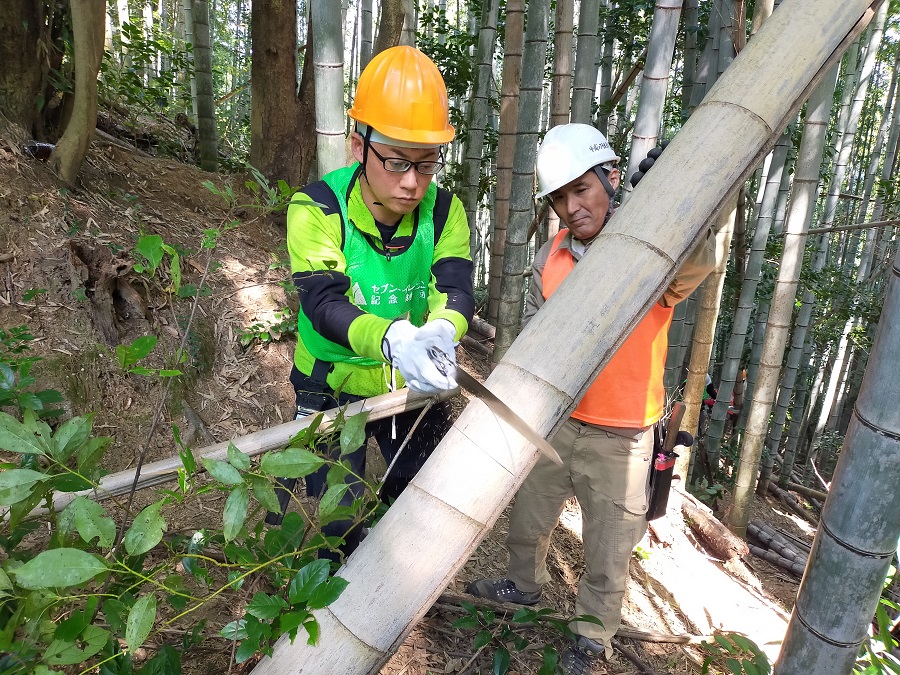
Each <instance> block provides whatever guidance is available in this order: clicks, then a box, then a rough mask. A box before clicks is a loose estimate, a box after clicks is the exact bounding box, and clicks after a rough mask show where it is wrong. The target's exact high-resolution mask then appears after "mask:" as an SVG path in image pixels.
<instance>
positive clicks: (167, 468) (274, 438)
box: [31, 389, 458, 515]
mask: <svg viewBox="0 0 900 675" xmlns="http://www.w3.org/2000/svg"><path fill="white" fill-rule="evenodd" d="M457 391H458V390H453V391H449V392H446V393H445V394H442V395H440V396H438V397H436V398H437V399H438V400H445V399H447V398H450V397H451V396H453V395H454V394H455V393H456V392H457ZM433 398H434V397H430V396H426V395H425V394H417V393H415V392H413V391H410V390H409V389H401V390H399V391H394V392H390V393H387V394H382V395H381V396H375V397H372V398H367V399H363V400H362V401H357V402H356V403H351V404H350V405H348V406H346V408H344V417H345V418H347V417H352V416H353V415H358V414H360V413H363V412H368V413H369V417H368V419H369V420H379V419H384V418H385V417H390V416H391V415H397V414H399V413H402V412H406V411H408V410H416V409H417V408H421V407H422V406H424V405H425V404H427V403H428V402H429V401H431V400H433ZM340 410H341V409H340V408H332V409H331V410H325V411H324V412H323V413H322V415H323V422H322V423H323V426H327V425H329V424H330V423H331V422H333V421H334V419H335V418H336V417H337V415H338V413H339V412H340ZM317 416H318V413H316V415H309V416H307V417H303V418H301V419H298V420H293V421H291V422H285V423H284V424H279V425H277V426H274V427H270V428H268V429H263V430H261V431H256V432H253V433H252V434H247V435H245V436H238V437H236V438H232V439H230V440H228V441H224V442H222V443H216V444H215V445H209V446H206V447H205V448H201V449H199V450H196V451H195V452H194V457H195V458H197V459H200V458H209V459H221V460H224V459H226V458H227V456H228V446H229V445H231V444H232V443H233V444H234V445H235V447H237V449H238V450H240V451H241V452H243V453H245V454H247V455H250V456H251V457H253V456H256V455H261V454H262V453H264V452H267V451H269V450H276V449H278V448H281V447H284V446H285V445H287V444H288V443H289V442H290V440H291V439H292V438H293V437H294V436H296V435H297V434H298V433H300V432H301V431H303V430H304V429H306V428H307V427H308V426H309V425H310V424H311V423H312V422H313V421H314V420H315V418H316V417H317ZM181 466H182V464H181V458H180V457H178V456H174V457H169V458H167V459H162V460H159V461H157V462H152V463H150V464H145V465H144V466H143V468H142V469H141V471H140V476H139V477H138V478H137V482H136V483H135V474H136V473H137V470H136V469H129V470H126V471H119V472H118V473H114V474H110V475H108V476H104V477H103V478H102V479H100V483H99V484H98V485H97V487H96V488H94V489H91V490H82V491H80V492H55V493H53V508H54V509H55V510H57V511H59V510H60V509H62V508H64V507H65V506H66V505H68V504H69V503H70V502H72V501H73V500H74V499H75V497H78V496H83V497H88V498H90V499H95V500H97V501H100V500H103V499H109V498H111V497H117V496H119V495H122V494H125V493H127V492H128V491H129V490H130V489H131V486H132V484H135V488H136V489H138V490H141V489H144V488H148V487H152V486H155V485H160V484H162V483H167V482H169V481H173V480H175V479H177V478H178V469H179V468H180V467H181ZM198 469H202V464H200V463H199V462H198ZM46 511H47V509H46V508H44V507H39V508H37V509H35V510H33V511H32V512H31V514H32V515H38V514H41V513H46Z"/></svg>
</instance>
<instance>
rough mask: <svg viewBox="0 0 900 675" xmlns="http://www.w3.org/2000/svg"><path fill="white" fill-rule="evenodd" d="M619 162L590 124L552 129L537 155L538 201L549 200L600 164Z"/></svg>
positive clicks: (607, 143)
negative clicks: (551, 195)
mask: <svg viewBox="0 0 900 675" xmlns="http://www.w3.org/2000/svg"><path fill="white" fill-rule="evenodd" d="M617 161H619V157H618V156H617V155H616V153H615V152H614V151H613V149H612V147H610V145H609V141H607V140H606V137H605V136H604V135H603V134H601V133H600V131H598V130H597V129H596V128H595V127H592V126H591V125H590V124H579V123H577V122H573V123H572V124H561V125H559V126H556V127H553V128H552V129H550V131H548V132H547V134H546V135H545V136H544V141H543V142H542V143H541V147H540V148H539V149H538V153H537V177H538V194H537V197H538V199H540V198H541V197H546V196H547V195H548V194H550V193H551V192H553V191H554V190H558V189H559V188H561V187H562V186H563V185H566V184H567V183H571V182H572V181H573V180H575V179H576V178H578V177H580V176H581V175H582V174H584V173H585V172H587V171H589V170H590V169H592V168H593V167H595V166H597V165H598V164H607V163H611V162H617ZM610 168H611V167H610Z"/></svg>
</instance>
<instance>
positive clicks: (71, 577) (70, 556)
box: [10, 548, 107, 590]
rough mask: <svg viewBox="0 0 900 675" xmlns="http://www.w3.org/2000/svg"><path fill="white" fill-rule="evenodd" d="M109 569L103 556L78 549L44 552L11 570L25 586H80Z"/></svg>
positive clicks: (56, 549) (23, 586) (30, 588)
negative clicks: (99, 556)
mask: <svg viewBox="0 0 900 675" xmlns="http://www.w3.org/2000/svg"><path fill="white" fill-rule="evenodd" d="M106 570H107V567H106V563H105V562H104V561H103V559H102V558H98V557H97V556H93V555H91V554H90V553H88V552H87V551H82V550H80V549H77V548H53V549H50V550H49V551H41V552H40V553H38V554H37V556H35V557H34V558H32V559H31V560H29V561H28V562H27V563H25V564H24V565H22V566H21V567H19V568H17V569H15V570H10V572H12V574H13V576H15V578H16V582H17V583H18V584H19V586H21V587H22V588H27V589H29V590H38V589H42V588H64V587H67V586H78V585H79V584H83V583H84V582H85V581H89V580H90V579H93V578H94V577H96V576H97V575H99V574H102V573H103V572H105V571H106Z"/></svg>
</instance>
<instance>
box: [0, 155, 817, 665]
mask: <svg viewBox="0 0 900 675" xmlns="http://www.w3.org/2000/svg"><path fill="white" fill-rule="evenodd" d="M207 180H212V181H213V182H214V183H215V184H216V185H217V186H218V188H217V189H219V190H224V189H226V187H228V186H230V187H231V189H232V190H233V191H234V192H235V193H238V194H239V195H241V196H240V197H239V199H238V203H250V202H251V201H252V199H251V196H250V195H249V194H248V193H247V191H246V190H245V189H244V187H243V186H244V177H238V176H231V177H223V176H214V175H210V174H206V173H204V172H202V171H199V170H198V169H196V168H194V167H190V166H185V165H183V164H179V163H176V162H173V161H168V160H163V159H158V158H151V157H148V156H143V155H139V154H136V153H133V152H129V151H125V150H121V149H118V148H114V147H110V146H99V145H98V144H96V143H95V145H94V146H93V147H92V149H91V152H90V154H89V156H88V160H87V163H86V164H85V167H84V169H83V172H82V183H81V185H80V187H79V189H77V190H75V191H72V192H69V191H66V190H63V189H61V188H60V187H59V186H58V184H57V182H56V180H55V178H54V176H53V175H52V174H51V173H50V171H49V170H48V168H47V167H46V165H44V164H43V163H41V162H39V161H37V160H33V159H29V158H26V157H25V156H24V155H22V154H21V153H20V152H19V151H18V149H16V148H12V147H10V146H9V145H8V144H4V143H3V142H2V141H0V326H2V327H4V328H10V327H13V326H18V325H23V324H24V325H26V326H27V327H28V329H29V331H30V332H31V333H32V334H33V335H34V336H35V340H34V341H33V343H32V345H31V346H32V348H33V353H34V354H35V355H38V356H41V357H43V359H44V360H43V361H42V362H41V363H40V364H39V366H36V367H35V369H34V374H35V375H37V376H38V378H39V385H40V386H42V387H48V388H55V389H58V390H59V391H61V392H62V393H63V394H64V396H65V398H66V401H67V403H66V408H67V413H69V414H73V415H75V414H85V413H89V412H95V413H96V419H95V429H97V430H98V431H100V432H102V433H103V434H105V435H110V436H113V437H114V439H115V441H114V444H113V447H112V450H111V451H110V452H109V453H108V456H107V458H106V462H107V468H108V469H109V471H117V470H121V469H124V468H126V467H128V466H132V465H134V463H135V462H136V459H137V457H138V454H139V453H140V452H141V449H142V448H144V447H145V446H147V452H148V455H147V457H148V459H149V460H153V459H160V458H164V457H168V456H171V455H173V454H174V453H175V451H176V447H175V443H174V440H173V437H172V433H171V431H170V428H171V426H172V425H178V427H179V428H180V429H181V433H182V437H183V438H185V440H186V441H187V442H188V443H190V444H192V445H193V446H194V447H202V446H204V445H206V444H209V443H211V442H218V441H223V440H227V439H229V438H232V437H234V436H236V435H241V434H244V433H248V432H251V431H256V430H259V429H262V428H267V427H269V426H272V425H274V424H277V423H279V422H282V421H286V420H288V419H290V418H291V417H292V413H291V411H292V407H293V403H292V400H293V392H292V390H291V387H290V385H289V384H288V382H287V376H288V372H289V369H290V364H291V360H292V358H291V355H292V345H291V343H290V341H289V340H285V341H278V340H275V341H269V342H260V341H259V340H253V341H250V343H249V345H248V346H247V347H246V348H245V347H242V345H241V340H240V337H241V335H243V334H245V333H246V332H247V331H248V330H250V332H251V333H257V334H258V333H260V332H261V331H262V330H264V329H267V328H269V327H271V326H272V325H274V324H276V323H277V322H278V320H279V319H280V315H279V314H278V312H279V311H280V310H282V309H283V308H285V307H290V306H292V305H293V306H294V307H295V300H294V299H293V297H292V294H291V293H287V294H286V293H285V290H284V287H283V282H284V280H285V279H287V277H288V273H287V269H286V267H285V264H286V257H287V254H286V251H285V248H284V233H283V225H282V224H280V223H279V222H278V221H277V220H267V219H264V218H259V217H257V216H256V212H254V211H253V210H252V209H251V208H229V205H228V204H227V203H226V201H225V200H224V199H223V198H222V197H220V196H217V195H216V194H213V192H211V191H210V190H208V189H207V188H205V187H203V185H202V183H203V182H204V181H207ZM230 225H235V227H230V229H228V230H227V231H226V232H224V233H223V234H222V236H221V237H220V238H219V239H218V241H217V245H216V248H215V250H214V252H213V255H212V258H211V263H210V264H209V265H207V256H206V250H205V249H203V248H202V242H203V241H204V237H205V236H206V231H207V230H210V229H212V228H217V229H222V228H226V226H230ZM142 235H159V236H161V237H162V240H163V242H164V243H165V244H167V245H168V246H171V247H172V248H173V249H175V250H177V251H178V252H179V255H180V265H181V272H182V284H195V285H199V284H200V281H201V279H202V278H203V277H204V274H206V284H207V285H208V286H209V288H210V290H211V294H210V295H209V296H208V297H204V298H202V300H201V302H200V303H199V307H198V309H197V312H196V314H195V316H194V319H193V322H192V323H191V324H190V328H189V330H188V331H187V333H186V334H185V330H184V329H185V327H186V326H188V321H189V318H190V316H191V308H192V300H191V299H190V298H179V297H175V296H172V294H171V293H168V292H167V287H168V286H169V285H170V283H171V274H172V269H171V265H170V263H169V260H170V259H169V258H165V259H164V260H163V262H162V264H161V266H160V269H159V270H158V271H157V273H156V274H155V275H153V276H151V275H149V274H146V273H145V274H140V273H138V272H136V271H135V269H134V265H135V264H136V263H145V262H146V261H143V260H141V259H140V258H139V256H137V255H136V254H135V253H134V252H133V251H134V247H135V245H136V243H137V242H138V240H139V237H141V236H142ZM254 326H255V328H252V327H254ZM146 334H154V335H157V336H159V344H158V345H157V347H156V349H155V350H154V351H153V353H152V354H151V355H150V356H149V357H148V359H147V361H146V362H145V365H147V366H148V367H154V368H160V367H164V366H165V365H166V363H167V359H169V358H171V355H172V354H174V353H175V350H176V348H177V347H178V345H179V344H180V343H181V342H182V340H184V344H185V345H186V346H187V351H188V353H189V359H188V362H187V363H186V364H184V365H183V366H182V369H183V370H184V371H185V377H183V378H179V380H178V382H177V383H176V384H175V387H174V389H173V395H172V396H171V398H170V399H169V401H168V403H167V404H166V405H165V406H163V408H162V420H161V421H162V423H161V425H160V426H159V428H158V429H157V432H156V433H155V434H154V436H153V438H152V439H151V440H150V441H149V445H148V442H147V438H148V431H149V428H150V426H151V422H152V419H153V417H154V411H155V408H156V406H157V403H158V400H159V398H160V384H159V382H158V381H157V380H155V379H152V378H147V377H144V376H139V375H133V374H127V373H124V372H123V370H122V368H121V367H120V366H119V363H118V361H117V359H116V355H115V346H116V345H117V344H128V343H130V342H132V341H133V340H134V339H135V338H137V337H139V336H141V335H146ZM460 359H461V361H462V362H463V363H464V364H465V365H466V366H467V367H468V368H469V369H470V370H473V371H475V372H479V373H481V374H482V375H484V374H486V372H487V364H486V363H485V360H484V357H483V356H481V355H479V354H469V353H468V352H463V351H461V354H460ZM464 404H465V400H464V399H462V398H459V399H458V400H457V401H456V402H455V405H456V406H457V407H461V406H462V405H464ZM757 509H758V515H759V516H760V517H763V518H765V519H766V520H768V521H769V522H775V523H776V524H778V525H779V526H781V527H784V528H787V529H790V530H791V531H792V532H794V533H795V534H797V535H798V536H803V537H806V538H807V539H809V534H808V533H805V532H803V530H802V527H801V526H800V525H799V524H797V523H795V522H794V519H793V518H791V517H790V516H788V515H787V514H783V513H781V512H780V511H779V510H778V509H777V508H775V509H773V508H771V507H770V506H768V505H765V504H759V505H758V506H757ZM215 515H217V513H216V506H215V505H214V504H207V506H206V507H205V508H201V509H200V510H199V511H194V512H192V511H189V510H180V511H179V512H177V513H174V512H173V513H172V514H171V517H170V525H171V527H172V529H189V528H192V527H198V526H200V525H202V524H203V523H204V522H207V520H208V519H209V518H211V517H212V516H215ZM564 520H565V521H566V523H567V524H569V525H570V526H571V528H570V529H566V527H560V528H558V529H557V532H556V533H555V535H554V540H553V545H552V548H551V554H550V555H551V568H552V570H553V571H554V577H555V578H554V582H553V583H552V584H550V586H549V587H548V588H547V589H545V593H544V604H545V605H546V606H548V607H552V608H555V609H557V610H559V611H560V612H562V613H564V614H569V613H571V612H572V609H573V606H574V592H575V589H576V584H577V578H578V575H579V573H580V570H581V568H582V566H583V559H582V556H581V547H580V542H579V540H578V534H577V532H578V510H577V504H574V503H573V504H572V505H571V508H570V509H569V510H567V512H566V518H565V519H564ZM672 529H673V531H675V532H676V533H677V534H676V535H675V536H674V538H672V539H671V540H669V541H666V542H661V541H657V540H654V539H651V538H648V539H646V540H645V541H644V542H642V544H641V546H640V548H639V550H640V552H641V555H636V556H635V558H634V559H633V565H632V576H631V581H630V584H629V588H628V595H627V599H626V609H625V614H624V618H625V622H626V624H628V625H629V626H631V627H633V628H637V629H640V630H643V631H651V632H657V633H668V634H672V633H683V632H688V633H695V634H705V633H708V632H709V631H711V630H713V629H722V630H735V631H742V632H745V633H747V634H748V635H751V637H754V639H756V640H757V641H758V642H759V643H760V644H761V645H764V644H765V645H767V651H769V652H770V653H772V655H773V656H774V654H775V653H776V652H777V640H778V639H779V637H780V635H781V634H782V633H783V630H784V620H785V616H786V614H785V612H789V611H790V605H791V603H792V599H793V595H794V593H795V591H796V584H797V580H796V579H794V578H791V577H790V576H789V575H788V574H787V573H781V572H778V571H775V570H774V568H772V567H770V566H769V565H768V564H767V563H764V562H762V561H758V562H757V561H753V560H750V561H748V562H750V563H751V565H752V566H753V569H754V571H755V572H756V573H757V574H758V576H759V584H758V586H759V587H758V588H755V589H754V588H752V587H749V586H748V585H747V584H746V583H743V582H739V581H737V580H735V579H734V578H733V577H731V576H729V575H728V574H727V573H725V572H723V570H722V566H721V565H720V564H717V563H716V562H715V561H713V560H710V559H709V557H708V556H707V555H706V554H704V553H702V552H700V551H699V550H698V546H697V545H696V544H695V543H694V542H693V541H692V540H691V538H690V536H689V535H688V534H686V533H685V532H684V530H683V529H682V528H681V527H674V528H672ZM504 536H505V518H501V519H500V521H498V524H497V527H496V528H495V529H494V531H493V532H492V533H491V534H490V535H489V537H488V538H487V539H486V540H485V541H484V542H483V544H482V546H481V547H480V548H479V549H478V552H477V554H476V555H475V556H474V557H473V559H472V560H471V561H469V562H468V564H467V565H466V566H465V568H464V569H463V571H462V573H461V574H460V576H459V578H458V579H457V580H456V581H455V583H454V584H453V585H452V586H451V588H450V589H448V590H449V591H455V592H456V593H462V591H463V589H464V588H465V584H466V582H467V581H468V580H470V579H472V578H474V577H476V576H482V575H498V574H500V573H502V571H503V570H504V565H505V550H504V548H503V540H504ZM642 556H643V559H642ZM748 588H749V589H750V590H748ZM445 600H446V601H442V602H441V603H439V604H438V605H437V606H436V607H435V608H433V609H432V610H431V611H430V612H429V614H428V616H427V617H426V619H425V621H423V622H422V624H421V625H420V626H418V627H417V628H416V629H415V630H414V631H413V633H412V634H411V635H410V637H409V638H408V639H407V641H406V643H405V644H404V645H403V647H402V648H401V649H400V650H399V651H398V653H397V654H396V655H395V656H394V658H393V659H392V660H391V661H390V663H388V664H387V665H386V666H385V668H384V669H383V671H382V672H383V673H385V674H386V675H401V674H403V675H419V674H422V675H424V674H425V673H457V672H469V673H482V672H491V665H490V664H491V658H492V654H491V652H490V650H485V651H481V652H478V651H477V650H475V649H474V648H473V644H472V643H473V638H474V633H473V632H472V631H461V630H458V629H455V628H452V626H451V623H452V622H453V621H454V620H455V619H457V618H459V616H461V613H460V610H459V608H458V604H457V602H458V600H457V599H454V598H453V597H452V596H448V597H447V598H445ZM738 609H742V611H740V612H739V611H738ZM744 610H745V611H744ZM233 612H234V610H233V609H232V610H228V609H227V608H225V609H223V614H224V615H223V616H220V617H210V619H211V623H212V624H214V625H215V626H216V627H217V626H220V625H222V624H224V623H226V622H227V621H230V620H232V619H233V618H234V616H233ZM528 636H529V637H530V638H531V639H532V640H533V641H535V642H536V643H537V644H538V645H539V646H540V645H542V644H543V643H544V642H550V643H552V644H554V645H555V646H557V647H559V648H562V647H563V646H564V645H563V643H562V641H561V640H560V639H559V638H558V636H555V635H553V634H552V633H545V632H542V631H532V632H530V633H528ZM622 644H623V646H625V647H626V649H627V650H629V652H631V653H633V654H634V655H635V656H637V657H638V658H639V659H640V660H643V661H644V662H645V663H646V664H648V666H649V667H650V668H652V670H653V671H654V672H658V673H663V672H670V673H689V672H699V670H700V664H701V663H702V661H703V652H702V651H701V650H700V649H699V648H697V647H696V646H685V645H671V644H666V643H651V642H634V641H629V640H622ZM228 657H229V649H228V647H227V646H226V647H223V648H222V650H221V652H220V653H216V652H212V653H209V652H207V653H206V654H205V655H204V657H203V658H202V659H201V660H200V661H199V662H197V663H195V668H196V672H213V671H217V672H224V671H223V668H224V669H225V670H227V668H228V666H227V664H228ZM538 667H539V659H538V657H537V655H536V654H535V653H534V652H533V651H532V652H525V653H523V654H516V655H514V657H513V661H512V668H511V671H510V672H514V673H531V672H537V669H538ZM597 672H598V673H601V672H606V673H631V672H641V671H640V670H639V669H638V666H636V665H634V664H633V663H632V662H631V661H629V660H628V659H627V658H626V657H625V656H624V655H623V652H622V651H618V650H617V651H616V654H615V656H614V657H613V659H612V661H611V662H609V663H607V664H604V665H603V666H602V667H601V668H600V669H598V670H597Z"/></svg>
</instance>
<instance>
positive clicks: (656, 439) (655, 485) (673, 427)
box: [647, 401, 694, 520]
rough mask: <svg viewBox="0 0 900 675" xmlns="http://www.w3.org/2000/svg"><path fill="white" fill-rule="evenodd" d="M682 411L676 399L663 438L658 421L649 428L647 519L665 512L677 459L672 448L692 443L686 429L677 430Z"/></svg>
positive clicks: (681, 405) (682, 407) (653, 518)
mask: <svg viewBox="0 0 900 675" xmlns="http://www.w3.org/2000/svg"><path fill="white" fill-rule="evenodd" d="M684 411H685V405H684V403H683V402H681V401H676V402H675V404H674V405H673V406H672V412H671V414H670V415H669V423H668V425H666V434H665V437H663V435H662V433H661V430H662V421H660V422H657V423H656V425H655V426H654V427H653V458H652V462H653V463H652V464H651V466H650V479H649V483H650V484H649V492H650V496H649V497H648V499H647V520H656V519H657V518H659V517H661V516H664V515H665V514H666V507H667V506H668V504H669V489H670V488H671V487H672V473H673V471H674V470H675V460H676V459H678V453H677V452H675V448H676V447H682V446H691V445H693V444H694V437H693V436H691V434H690V433H689V432H687V431H679V430H678V427H680V426H681V419H682V418H683V417H684Z"/></svg>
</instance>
